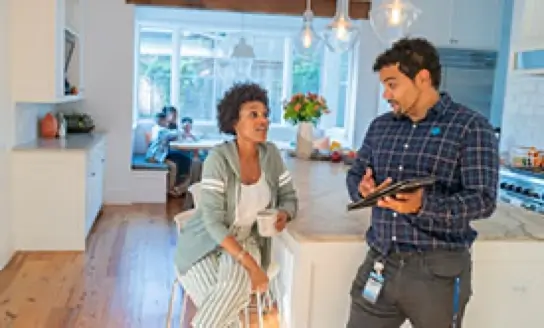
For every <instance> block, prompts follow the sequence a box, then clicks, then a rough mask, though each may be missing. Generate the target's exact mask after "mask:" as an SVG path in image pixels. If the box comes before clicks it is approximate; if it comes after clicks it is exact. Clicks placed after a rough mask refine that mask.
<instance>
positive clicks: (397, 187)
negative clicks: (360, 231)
mask: <svg viewBox="0 0 544 328" xmlns="http://www.w3.org/2000/svg"><path fill="white" fill-rule="evenodd" d="M435 182H436V178H434V177H425V178H416V179H409V180H404V181H399V182H396V183H393V184H391V185H389V186H387V187H386V188H384V189H381V190H378V191H376V192H374V193H372V194H370V195H368V196H367V197H365V198H363V199H361V200H359V201H357V202H353V203H350V204H348V206H347V208H348V211H352V210H356V209H361V208H365V207H371V206H375V205H376V204H377V203H378V200H380V199H381V198H384V197H388V196H394V195H395V194H399V193H403V192H413V191H416V189H419V188H422V187H427V186H431V185H433V184H434V183H435Z"/></svg>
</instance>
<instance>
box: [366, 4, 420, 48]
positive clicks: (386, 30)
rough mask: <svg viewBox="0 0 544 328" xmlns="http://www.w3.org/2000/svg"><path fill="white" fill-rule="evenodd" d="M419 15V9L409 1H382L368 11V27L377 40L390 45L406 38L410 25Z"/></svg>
mask: <svg viewBox="0 0 544 328" xmlns="http://www.w3.org/2000/svg"><path fill="white" fill-rule="evenodd" d="M420 15H421V9H419V8H417V7H416V6H414V5H413V4H412V3H411V2H410V0H384V1H382V3H381V4H380V5H379V6H377V7H376V8H374V7H372V9H371V10H370V15H369V16H370V17H369V18H370V25H371V26H372V29H373V30H374V33H376V35H377V36H378V38H379V39H380V40H381V41H382V42H384V43H386V44H387V45H390V44H391V43H393V42H395V41H396V40H398V39H400V38H402V37H404V36H406V35H407V34H408V31H409V29H410V27H411V26H412V24H413V23H414V22H415V21H416V20H417V18H418V17H419V16H420Z"/></svg>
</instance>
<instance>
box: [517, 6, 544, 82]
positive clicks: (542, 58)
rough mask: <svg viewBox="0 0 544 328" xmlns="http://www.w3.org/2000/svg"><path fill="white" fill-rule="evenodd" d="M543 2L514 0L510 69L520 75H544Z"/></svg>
mask: <svg viewBox="0 0 544 328" xmlns="http://www.w3.org/2000/svg"><path fill="white" fill-rule="evenodd" d="M543 17H544V1H543V0H515V2H514V13H513V16H512V34H511V47H510V51H511V52H512V56H511V57H510V60H511V61H510V68H511V69H512V70H513V71H514V72H516V73H521V74H539V75H541V74H544V19H543Z"/></svg>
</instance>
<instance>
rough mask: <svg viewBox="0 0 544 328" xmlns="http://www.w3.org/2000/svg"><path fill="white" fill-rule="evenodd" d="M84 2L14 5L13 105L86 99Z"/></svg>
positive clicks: (41, 0)
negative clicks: (84, 80) (84, 97)
mask: <svg viewBox="0 0 544 328" xmlns="http://www.w3.org/2000/svg"><path fill="white" fill-rule="evenodd" d="M84 1H85V0H25V1H12V2H11V8H10V10H11V11H10V19H11V21H10V23H11V41H10V42H11V58H12V60H11V62H12V65H11V81H12V92H13V94H12V96H13V101H15V102H18V103H62V102H70V101H77V100H79V99H81V97H82V92H83V75H82V73H83V72H82V58H81V54H82V53H83V52H82V49H81V48H82V45H83V42H82V35H83V22H82V17H83V15H82V13H83V10H84V8H83V2H84Z"/></svg>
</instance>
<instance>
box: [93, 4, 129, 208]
mask: <svg viewBox="0 0 544 328" xmlns="http://www.w3.org/2000/svg"><path fill="white" fill-rule="evenodd" d="M84 3H85V7H86V8H84V10H83V12H84V13H85V17H84V34H85V39H84V45H85V46H84V50H83V56H84V72H85V98H86V99H85V101H84V102H83V108H82V109H83V111H85V112H87V113H89V114H90V115H91V116H92V117H93V119H94V120H95V124H96V125H97V127H98V128H99V129H100V130H105V131H107V132H108V140H107V154H106V158H107V161H106V172H105V179H104V180H105V189H104V199H105V202H106V203H110V204H111V203H130V201H131V199H130V190H131V170H130V165H131V151H132V85H133V71H134V67H133V66H134V6H132V5H127V4H125V1H121V0H118V1H111V0H93V1H85V2H84Z"/></svg>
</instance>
